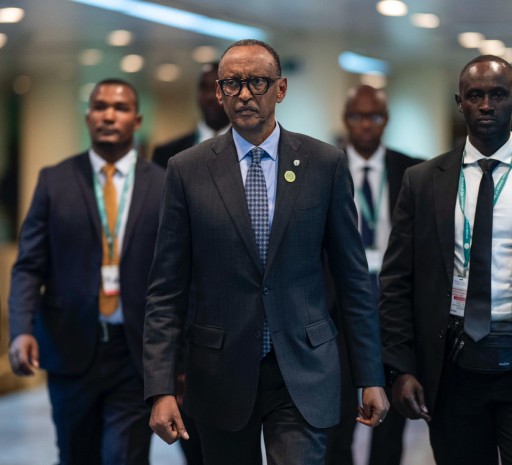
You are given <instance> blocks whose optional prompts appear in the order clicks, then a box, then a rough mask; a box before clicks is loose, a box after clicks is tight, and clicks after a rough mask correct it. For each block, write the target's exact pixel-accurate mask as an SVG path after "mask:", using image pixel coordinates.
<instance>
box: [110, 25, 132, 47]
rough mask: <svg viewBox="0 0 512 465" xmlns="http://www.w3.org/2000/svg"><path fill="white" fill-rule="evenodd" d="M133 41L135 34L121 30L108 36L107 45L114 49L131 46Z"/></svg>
mask: <svg viewBox="0 0 512 465" xmlns="http://www.w3.org/2000/svg"><path fill="white" fill-rule="evenodd" d="M132 40H133V34H132V33H131V32H130V31H125V30H123V29H119V30H118V31H112V32H111V33H110V34H109V35H108V36H107V43H108V44H109V45H112V46H113V47H124V46H126V45H129V44H130V43H131V42H132Z"/></svg>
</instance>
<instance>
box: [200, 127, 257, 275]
mask: <svg viewBox="0 0 512 465" xmlns="http://www.w3.org/2000/svg"><path fill="white" fill-rule="evenodd" d="M212 149H213V151H214V152H215V153H216V156H215V157H214V158H211V159H210V160H209V161H208V169H209V170H210V174H211V175H212V178H213V181H214V183H215V186H216V187H217V190H218V191H219V194H220V196H221V198H222V202H223V203H224V206H225V207H226V210H227V211H228V214H229V216H230V217H231V220H232V221H233V223H234V225H235V227H236V229H237V231H238V233H239V235H240V237H241V238H242V242H243V243H244V245H245V247H246V249H247V252H248V253H249V255H250V257H251V258H252V260H253V261H254V264H255V265H256V267H257V268H258V270H259V271H260V273H263V266H262V264H261V260H260V257H259V253H258V246H257V245H256V239H255V237H254V231H253V230H252V225H251V218H250V216H249V209H248V207H247V199H246V197H245V189H244V185H243V181H242V175H241V173H240V164H239V162H238V156H237V153H236V148H235V144H234V142H233V136H232V135H231V131H229V132H228V133H226V134H224V135H222V136H219V137H218V138H217V139H216V141H215V144H214V145H213V146H212Z"/></svg>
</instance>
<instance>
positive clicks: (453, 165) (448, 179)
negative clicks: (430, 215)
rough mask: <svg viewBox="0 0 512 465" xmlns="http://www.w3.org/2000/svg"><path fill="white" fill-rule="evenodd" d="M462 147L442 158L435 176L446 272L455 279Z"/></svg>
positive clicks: (437, 210) (438, 229)
mask: <svg viewBox="0 0 512 465" xmlns="http://www.w3.org/2000/svg"><path fill="white" fill-rule="evenodd" d="M461 157H462V149H461V148H459V149H456V150H454V151H452V152H450V153H449V154H448V155H447V156H446V157H444V158H443V159H442V160H440V162H439V165H438V171H437V172H436V173H435V174H434V177H433V183H434V185H433V189H434V208H435V217H436V221H437V233H438V236H439V243H440V244H441V251H442V255H443V259H444V263H445V267H446V272H447V274H448V276H449V278H450V282H451V281H452V280H453V250H454V248H455V203H456V201H457V189H458V186H459V174H460V165H461Z"/></svg>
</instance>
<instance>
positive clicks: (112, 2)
mask: <svg viewBox="0 0 512 465" xmlns="http://www.w3.org/2000/svg"><path fill="white" fill-rule="evenodd" d="M72 1H74V2H76V3H83V4H85V5H90V6H95V7H97V8H103V9H105V10H110V11H117V12H119V13H123V14H125V15H128V16H134V17H135V18H140V19H145V20H147V21H153V22H154V23H158V24H164V25H166V26H171V27H176V28H179V29H185V30H187V31H192V32H196V33H198V34H204V35H209V36H213V37H220V38H222V39H228V40H240V39H247V38H248V37H250V38H252V39H260V40H265V39H266V33H265V31H263V29H259V28H256V27H251V26H245V25H243V24H237V23H232V22H230V21H223V20H220V19H215V18H209V17H208V16H204V15H199V14H197V13H191V12H188V11H184V10H178V9H177V8H171V7H169V6H165V5H160V4H157V3H152V2H146V1H141V0H72Z"/></svg>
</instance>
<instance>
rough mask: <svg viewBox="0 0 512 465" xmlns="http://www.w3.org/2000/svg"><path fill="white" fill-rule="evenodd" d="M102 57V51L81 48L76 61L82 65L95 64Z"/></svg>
mask: <svg viewBox="0 0 512 465" xmlns="http://www.w3.org/2000/svg"><path fill="white" fill-rule="evenodd" d="M102 59H103V53H101V50H98V49H97V48H89V49H86V50H82V52H80V55H79V57H78V61H79V62H80V64H82V65H84V66H95V65H97V64H99V63H100V62H101V60H102Z"/></svg>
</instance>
